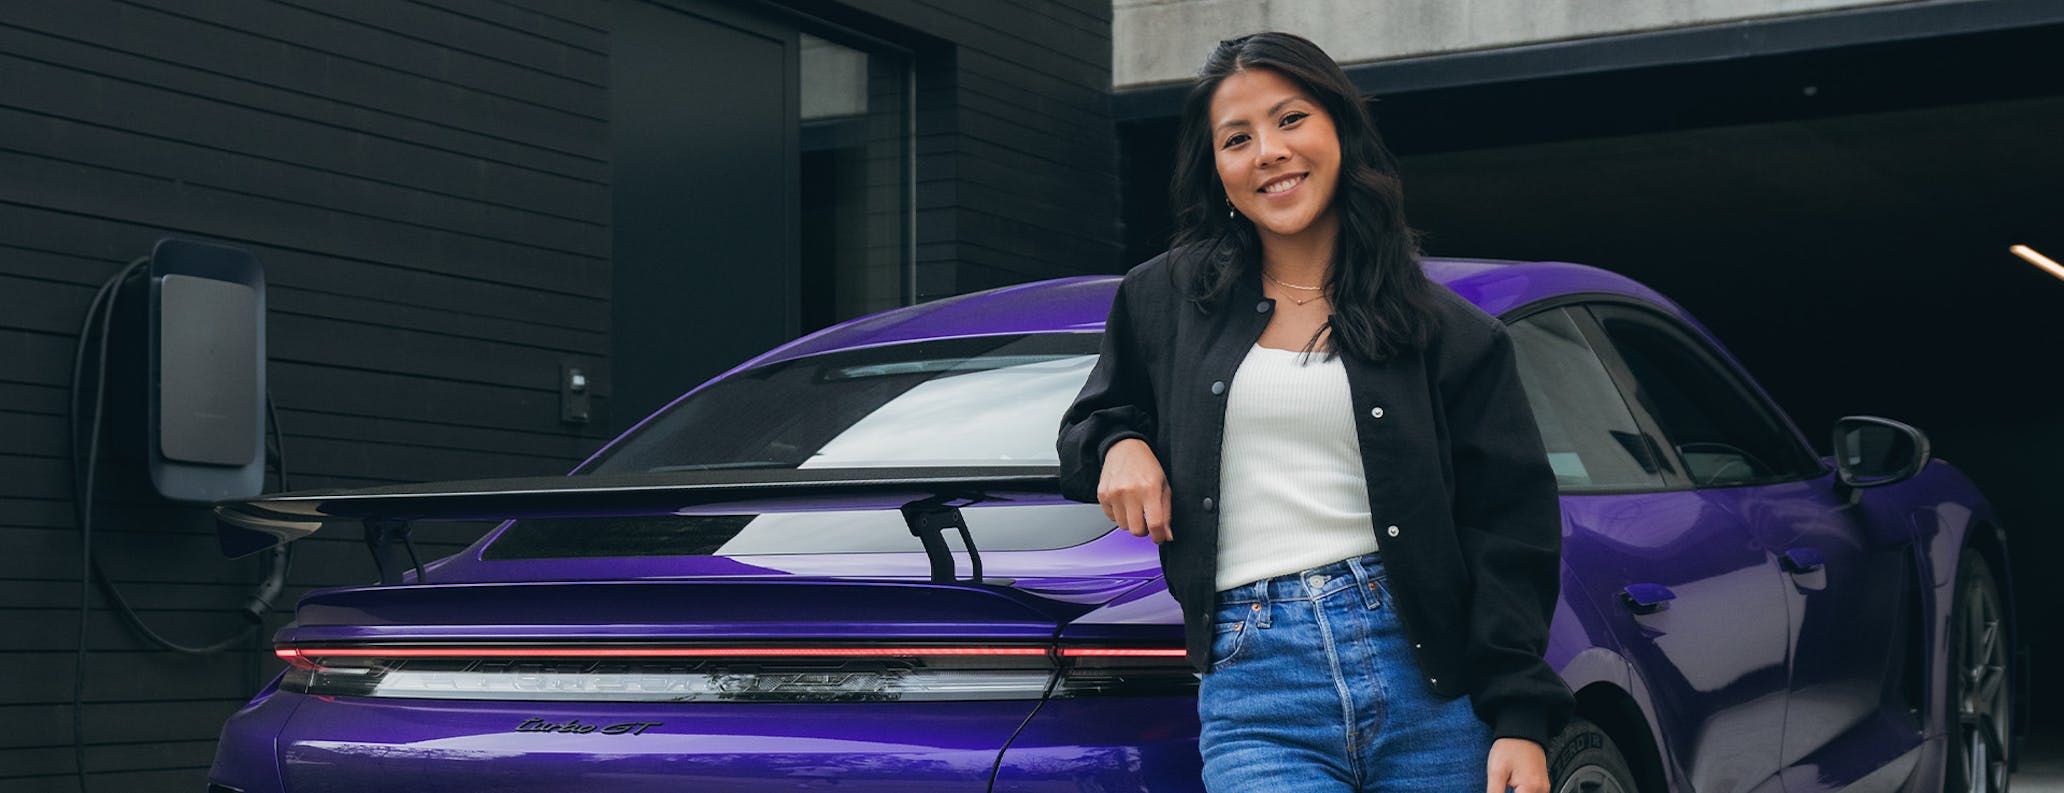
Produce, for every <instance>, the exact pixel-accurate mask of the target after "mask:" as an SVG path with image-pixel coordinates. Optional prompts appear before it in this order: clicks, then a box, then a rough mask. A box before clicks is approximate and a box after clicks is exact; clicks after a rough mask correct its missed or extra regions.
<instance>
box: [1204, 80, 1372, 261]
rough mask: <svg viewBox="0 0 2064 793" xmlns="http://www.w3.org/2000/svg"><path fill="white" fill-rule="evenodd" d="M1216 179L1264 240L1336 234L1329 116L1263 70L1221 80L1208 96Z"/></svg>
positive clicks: (1335, 152)
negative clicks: (1216, 168) (1215, 158)
mask: <svg viewBox="0 0 2064 793" xmlns="http://www.w3.org/2000/svg"><path fill="white" fill-rule="evenodd" d="M1211 134H1212V135H1213V139H1212V146H1213V149H1214V150H1215V151H1216V152H1217V155H1216V157H1217V163H1218V178H1219V181H1220V182H1221V183H1222V184H1224V185H1225V189H1226V197H1227V198H1228V199H1230V200H1231V201H1232V202H1233V208H1234V209H1237V210H1239V212H1240V214H1242V215H1245V216H1247V219H1248V220H1251V221H1253V222H1254V226H1255V228H1256V229H1257V230H1259V231H1260V232H1261V236H1262V240H1263V241H1264V242H1268V241H1270V238H1272V237H1273V238H1277V239H1290V238H1296V237H1300V236H1304V235H1308V234H1336V233H1338V229H1339V224H1338V222H1337V221H1336V219H1335V218H1334V215H1333V192H1334V189H1335V187H1336V186H1337V185H1338V184H1339V181H1340V136H1339V135H1338V134H1337V133H1336V132H1334V129H1333V117H1332V116H1330V115H1327V113H1326V110H1325V108H1323V107H1320V106H1319V103H1318V102H1317V101H1316V100H1314V99H1312V97H1311V96H1309V95H1307V94H1306V93H1304V92H1303V91H1302V90H1299V89H1298V87H1297V84H1296V83H1293V82H1290V80H1289V79H1287V78H1285V77H1283V76H1282V75H1281V74H1278V73H1277V72H1275V71H1273V70H1270V69H1247V70H1244V71H1238V72H1234V73H1232V74H1231V75H1228V76H1227V77H1226V78H1225V80H1224V81H1222V82H1220V83H1219V84H1218V90H1217V91H1216V92H1214V93H1212V95H1211Z"/></svg>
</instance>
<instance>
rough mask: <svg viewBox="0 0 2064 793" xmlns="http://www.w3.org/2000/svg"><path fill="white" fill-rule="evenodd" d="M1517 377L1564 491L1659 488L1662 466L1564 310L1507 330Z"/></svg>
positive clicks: (1528, 319)
mask: <svg viewBox="0 0 2064 793" xmlns="http://www.w3.org/2000/svg"><path fill="white" fill-rule="evenodd" d="M1511 330H1512V344H1513V353H1514V355H1515V357H1517V358H1518V366H1519V379H1520V381H1521V382H1522V383H1523V384H1524V385H1525V387H1526V392H1527V402H1528V404H1530V405H1532V406H1533V409H1534V422H1535V423H1536V424H1539V425H1540V427H1541V442H1542V444H1543V445H1545V446H1546V447H1547V448H1548V462H1549V464H1550V465H1552V466H1553V467H1554V468H1555V482H1556V484H1557V485H1559V486H1560V487H1561V488H1562V489H1563V490H1564V491H1566V492H1571V491H1584V490H1621V489H1633V488H1660V487H1662V486H1663V484H1664V482H1663V475H1662V472H1661V471H1660V470H1658V469H1659V467H1660V463H1661V461H1660V460H1659V459H1658V457H1659V456H1658V455H1657V454H1655V447H1654V445H1653V442H1652V441H1651V440H1650V439H1649V438H1648V437H1647V436H1646V435H1644V434H1643V433H1642V432H1641V429H1640V427H1639V426H1638V425H1636V424H1635V422H1634V414H1633V412H1632V411H1630V410H1628V409H1627V404H1626V402H1625V401H1624V400H1623V399H1622V398H1621V396H1620V391H1619V389H1618V388H1617V387H1616V386H1614V385H1613V380H1612V376H1611V375H1609V374H1607V373H1606V370H1605V365H1604V364H1602V363H1600V362H1599V360H1598V355H1597V353H1595V352H1593V351H1592V349H1591V344H1590V342H1588V341H1586V340H1585V338H1584V334H1583V333H1582V332H1580V331H1578V330H1577V325H1576V323H1575V322H1574V321H1572V320H1571V319H1570V316H1569V314H1568V313H1566V312H1565V311H1564V310H1563V309H1559V308H1555V309H1549V310H1547V311H1543V312H1540V313H1538V314H1533V315H1531V316H1527V317H1524V318H1522V319H1519V320H1518V321H1515V322H1513V323H1512V325H1511Z"/></svg>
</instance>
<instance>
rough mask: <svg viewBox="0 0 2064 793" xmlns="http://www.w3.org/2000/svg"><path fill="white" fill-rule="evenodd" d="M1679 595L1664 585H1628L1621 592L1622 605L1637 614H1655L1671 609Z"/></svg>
mask: <svg viewBox="0 0 2064 793" xmlns="http://www.w3.org/2000/svg"><path fill="white" fill-rule="evenodd" d="M1676 599H1677V593H1675V592H1672V591H1670V588H1669V587H1666V586H1663V585H1662V584H1628V585H1627V586H1626V588H1625V589H1621V590H1620V605H1623V606H1626V607H1627V610H1628V611H1632V612H1634V613H1636V614H1654V613H1656V612H1658V611H1662V610H1663V609H1666V608H1669V607H1670V601H1672V600H1676Z"/></svg>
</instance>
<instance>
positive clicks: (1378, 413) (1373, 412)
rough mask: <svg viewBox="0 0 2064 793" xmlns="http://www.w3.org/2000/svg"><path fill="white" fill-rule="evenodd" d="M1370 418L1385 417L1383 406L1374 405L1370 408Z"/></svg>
mask: <svg viewBox="0 0 2064 793" xmlns="http://www.w3.org/2000/svg"><path fill="white" fill-rule="evenodd" d="M1369 418H1372V419H1380V418H1383V408H1380V407H1374V408H1369Z"/></svg>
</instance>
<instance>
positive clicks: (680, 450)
mask: <svg viewBox="0 0 2064 793" xmlns="http://www.w3.org/2000/svg"><path fill="white" fill-rule="evenodd" d="M1099 337H1100V336H1099V334H1095V333H1046V334H1026V335H1008V336H982V337H975V338H960V339H938V340H930V341H923V342H914V343H909V344H896V345H888V346H882V347H872V348H867V349H861V350H847V351H842V352H834V353H826V354H822V355H813V356H810V357H806V358H799V359H796V360H792V361H782V362H778V363H773V364H768V365H766V366H760V367H756V368H753V369H749V370H746V371H744V372H740V373H737V374H734V375H731V376H730V377H726V378H724V379H722V380H719V381H717V382H715V383H712V384H710V385H709V386H707V387H705V388H703V389H702V390H700V391H697V392H695V393H694V394H692V395H689V396H687V397H685V398H683V399H681V400H680V401H678V402H676V403H674V404H673V405H671V406H669V407H667V408H666V409H664V410H662V411H661V412H660V413H658V414H656V415H655V416H653V418H652V419H650V420H649V421H648V422H647V423H646V424H645V425H644V426H642V427H639V428H638V429H636V430H635V431H633V432H632V433H631V434H630V435H628V436H627V437H625V438H624V439H623V440H622V441H620V442H618V443H617V444H616V445H615V446H614V447H612V448H610V449H609V450H608V451H607V452H605V453H604V454H602V455H601V456H599V457H597V458H596V459H595V460H594V461H592V462H590V463H589V464H588V465H586V466H583V467H582V469H581V470H580V471H578V472H577V473H581V474H604V473H631V472H644V471H707V470H720V469H754V468H873V467H903V466H955V465H981V466H999V465H1000V466H1013V465H1024V466H1055V465H1059V464H1060V459H1059V457H1058V455H1057V454H1056V453H1055V451H1054V438H1055V435H1056V434H1057V433H1058V432H1059V430H1060V424H1061V414H1062V413H1063V412H1064V411H1066V410H1067V408H1068V404H1069V403H1070V402H1071V401H1073V400H1074V398H1075V394H1076V392H1078V391H1080V390H1081V389H1082V383H1083V381H1084V380H1086V379H1088V377H1089V370H1090V368H1091V367H1092V366H1094V365H1095V364H1096V354H1097V343H1098V340H1099Z"/></svg>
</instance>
